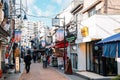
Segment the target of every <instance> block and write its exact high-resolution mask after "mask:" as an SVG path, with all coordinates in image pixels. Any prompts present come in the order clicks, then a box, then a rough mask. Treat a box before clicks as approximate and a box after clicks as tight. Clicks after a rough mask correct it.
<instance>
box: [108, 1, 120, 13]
mask: <svg viewBox="0 0 120 80" xmlns="http://www.w3.org/2000/svg"><path fill="white" fill-rule="evenodd" d="M107 13H108V14H120V0H108V4H107Z"/></svg>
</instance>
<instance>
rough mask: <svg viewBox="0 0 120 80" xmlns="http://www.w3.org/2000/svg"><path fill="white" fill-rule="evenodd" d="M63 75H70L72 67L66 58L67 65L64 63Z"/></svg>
mask: <svg viewBox="0 0 120 80" xmlns="http://www.w3.org/2000/svg"><path fill="white" fill-rule="evenodd" d="M65 73H66V74H72V73H73V71H72V65H71V59H70V58H69V57H67V63H66V67H65Z"/></svg>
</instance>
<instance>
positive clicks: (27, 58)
mask: <svg viewBox="0 0 120 80" xmlns="http://www.w3.org/2000/svg"><path fill="white" fill-rule="evenodd" d="M31 60H32V58H31V55H30V52H29V51H28V52H27V55H26V56H25V57H24V62H25V69H26V73H29V71H30V65H31Z"/></svg>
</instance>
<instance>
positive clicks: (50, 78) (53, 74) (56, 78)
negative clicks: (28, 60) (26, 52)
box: [20, 63, 68, 80]
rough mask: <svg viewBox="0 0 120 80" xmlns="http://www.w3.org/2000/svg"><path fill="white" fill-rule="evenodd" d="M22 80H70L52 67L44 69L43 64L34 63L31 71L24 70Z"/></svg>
mask: <svg viewBox="0 0 120 80" xmlns="http://www.w3.org/2000/svg"><path fill="white" fill-rule="evenodd" d="M20 80H68V79H67V77H65V76H64V75H63V74H62V73H60V72H58V71H57V70H56V69H54V68H52V67H47V68H43V67H42V63H32V64H31V70H30V72H29V73H26V71H25V70H24V71H23V73H22V75H21V77H20Z"/></svg>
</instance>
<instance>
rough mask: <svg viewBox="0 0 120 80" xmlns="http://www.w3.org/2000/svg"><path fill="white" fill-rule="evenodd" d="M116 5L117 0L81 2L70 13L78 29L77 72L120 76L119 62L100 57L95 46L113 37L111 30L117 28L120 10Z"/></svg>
mask: <svg viewBox="0 0 120 80" xmlns="http://www.w3.org/2000/svg"><path fill="white" fill-rule="evenodd" d="M74 1H75V0H74ZM79 2H81V1H79ZM118 2H119V0H116V2H115V1H114V0H111V1H110V0H90V1H87V0H84V1H82V2H81V3H80V4H78V5H77V6H76V7H75V8H73V10H72V11H71V12H72V14H73V15H74V17H75V18H74V20H73V22H76V26H77V39H76V41H75V44H76V48H77V55H78V64H77V70H78V71H90V72H94V73H97V74H100V75H104V76H109V75H117V74H119V73H118V64H119V63H117V61H116V60H115V58H107V57H104V56H102V55H103V49H102V47H99V46H96V43H97V42H98V41H100V40H101V39H104V38H106V37H108V36H111V35H113V34H115V32H114V30H115V29H118V28H119V25H120V24H119V16H120V15H119V14H120V10H116V9H117V8H119V4H118ZM112 4H114V5H112ZM70 49H71V50H72V46H71V48H70ZM74 52H75V51H74Z"/></svg>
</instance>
